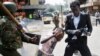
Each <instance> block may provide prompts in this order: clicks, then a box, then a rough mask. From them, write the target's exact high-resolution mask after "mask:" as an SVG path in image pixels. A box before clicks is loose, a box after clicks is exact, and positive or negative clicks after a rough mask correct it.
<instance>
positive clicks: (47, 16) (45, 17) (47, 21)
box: [42, 14, 53, 24]
mask: <svg viewBox="0 0 100 56" xmlns="http://www.w3.org/2000/svg"><path fill="white" fill-rule="evenodd" d="M52 19H53V15H52V14H44V15H43V17H42V20H43V22H44V24H50V23H51V21H52Z"/></svg>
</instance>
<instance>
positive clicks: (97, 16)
mask: <svg viewBox="0 0 100 56" xmlns="http://www.w3.org/2000/svg"><path fill="white" fill-rule="evenodd" d="M95 17H96V26H97V24H98V22H99V24H100V18H99V17H100V13H99V11H98V10H97V11H96V13H95Z"/></svg>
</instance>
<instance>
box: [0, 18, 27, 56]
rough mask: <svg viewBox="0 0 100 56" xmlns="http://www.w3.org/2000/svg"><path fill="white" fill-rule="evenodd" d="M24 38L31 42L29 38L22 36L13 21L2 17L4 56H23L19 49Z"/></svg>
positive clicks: (0, 29)
mask: <svg viewBox="0 0 100 56" xmlns="http://www.w3.org/2000/svg"><path fill="white" fill-rule="evenodd" d="M22 40H24V41H26V42H29V38H26V37H22V33H21V32H20V31H18V30H17V28H16V25H15V24H14V23H13V22H12V21H10V20H8V19H7V18H2V19H0V41H1V44H0V53H1V54H2V55H3V56H21V55H20V54H19V53H18V52H17V49H18V48H21V47H22Z"/></svg>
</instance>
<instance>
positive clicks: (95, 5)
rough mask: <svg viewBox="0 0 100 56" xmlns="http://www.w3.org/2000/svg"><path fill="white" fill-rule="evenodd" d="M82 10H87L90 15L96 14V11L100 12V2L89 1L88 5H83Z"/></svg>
mask: <svg viewBox="0 0 100 56" xmlns="http://www.w3.org/2000/svg"><path fill="white" fill-rule="evenodd" d="M81 8H85V9H87V10H88V12H89V13H90V14H94V13H95V11H97V10H99V11H100V0H88V1H87V3H86V4H82V5H81Z"/></svg>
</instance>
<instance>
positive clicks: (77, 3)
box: [70, 1, 80, 7]
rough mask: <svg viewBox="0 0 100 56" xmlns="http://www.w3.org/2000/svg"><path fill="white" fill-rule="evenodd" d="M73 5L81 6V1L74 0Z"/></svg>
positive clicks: (71, 4)
mask: <svg viewBox="0 0 100 56" xmlns="http://www.w3.org/2000/svg"><path fill="white" fill-rule="evenodd" d="M71 6H79V7H80V3H79V1H73V2H72V3H70V7H71Z"/></svg>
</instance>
